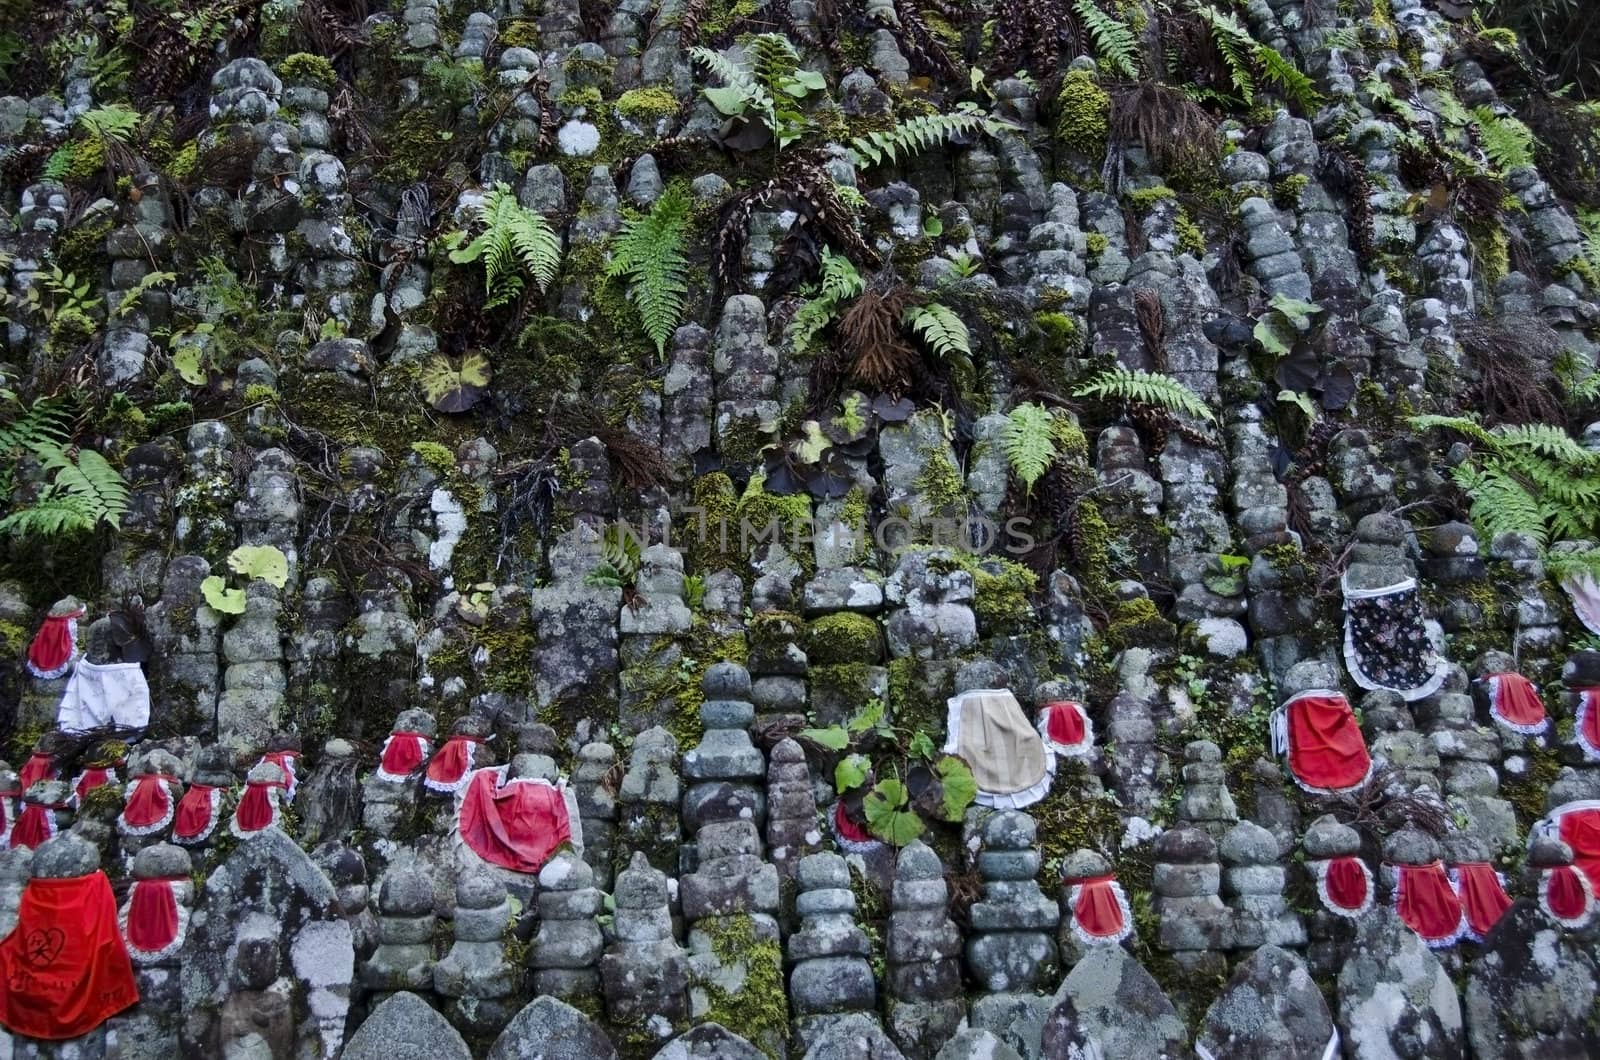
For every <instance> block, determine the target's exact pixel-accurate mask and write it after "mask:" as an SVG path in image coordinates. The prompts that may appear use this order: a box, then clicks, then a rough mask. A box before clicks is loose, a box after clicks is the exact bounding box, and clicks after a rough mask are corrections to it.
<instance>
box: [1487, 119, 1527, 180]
mask: <svg viewBox="0 0 1600 1060" xmlns="http://www.w3.org/2000/svg"><path fill="white" fill-rule="evenodd" d="M1472 117H1473V120H1474V121H1476V122H1477V124H1478V139H1479V141H1480V142H1481V143H1482V144H1483V153H1484V154H1485V155H1487V156H1488V158H1489V161H1490V162H1491V163H1493V164H1494V167H1495V168H1496V169H1498V170H1499V171H1500V172H1502V173H1505V172H1507V171H1509V170H1512V169H1516V168H1517V167H1518V166H1531V165H1533V131H1532V130H1531V129H1529V128H1528V127H1527V126H1526V125H1524V124H1523V123H1522V122H1521V121H1520V120H1518V119H1516V118H1513V117H1502V116H1501V115H1499V114H1496V113H1495V112H1494V111H1493V110H1491V109H1490V108H1488V107H1474V108H1473V110H1472Z"/></svg>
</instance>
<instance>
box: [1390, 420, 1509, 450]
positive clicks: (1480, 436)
mask: <svg viewBox="0 0 1600 1060" xmlns="http://www.w3.org/2000/svg"><path fill="white" fill-rule="evenodd" d="M1406 425H1407V426H1409V427H1410V428H1411V429H1412V430H1414V431H1426V430H1430V429H1432V428H1435V427H1438V428H1441V429H1443V430H1447V431H1455V432H1456V433H1457V434H1464V435H1466V436H1467V437H1468V438H1471V439H1472V440H1473V441H1475V442H1480V443H1482V444H1484V445H1488V446H1495V445H1498V444H1499V442H1498V441H1497V440H1496V439H1495V436H1494V435H1493V434H1491V433H1490V432H1488V431H1486V430H1484V429H1483V425H1482V424H1480V423H1479V422H1478V421H1477V420H1475V419H1472V418H1471V417H1469V416H1409V417H1407V418H1406Z"/></svg>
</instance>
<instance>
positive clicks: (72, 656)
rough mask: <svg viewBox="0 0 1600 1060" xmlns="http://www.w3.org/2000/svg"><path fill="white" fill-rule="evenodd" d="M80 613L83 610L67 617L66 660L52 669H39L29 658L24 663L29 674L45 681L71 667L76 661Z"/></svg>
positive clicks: (63, 674)
mask: <svg viewBox="0 0 1600 1060" xmlns="http://www.w3.org/2000/svg"><path fill="white" fill-rule="evenodd" d="M82 614H83V612H81V611H80V612H78V614H76V615H72V616H71V617H69V618H68V619H67V661H66V662H64V663H62V664H61V665H60V666H57V667H55V668H54V669H51V670H40V669H38V668H36V667H35V666H34V665H33V660H32V659H29V660H27V663H26V665H27V667H28V672H29V673H30V674H32V675H33V676H35V677H40V678H43V679H44V680H46V681H50V680H54V679H55V678H57V677H65V676H66V673H67V671H68V670H70V669H72V664H73V663H75V662H77V661H78V618H79V617H80V616H81V615H82ZM46 621H48V619H47V620H46Z"/></svg>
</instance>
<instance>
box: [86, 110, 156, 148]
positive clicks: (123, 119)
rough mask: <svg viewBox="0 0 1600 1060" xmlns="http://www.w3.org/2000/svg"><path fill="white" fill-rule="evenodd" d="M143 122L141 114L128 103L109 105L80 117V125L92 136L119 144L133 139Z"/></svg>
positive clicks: (88, 111)
mask: <svg viewBox="0 0 1600 1060" xmlns="http://www.w3.org/2000/svg"><path fill="white" fill-rule="evenodd" d="M143 120H144V119H143V117H142V116H141V115H140V114H139V112H138V111H136V110H134V109H133V108H132V107H130V106H128V105H127V104H126V103H108V104H107V105H106V106H104V107H96V108H94V109H93V110H86V111H84V112H83V113H82V114H80V115H78V125H79V126H80V127H81V128H82V129H84V130H85V131H86V132H88V134H89V135H90V136H94V137H97V138H98V139H101V140H106V141H109V142H111V143H118V144H126V143H127V142H128V141H129V140H130V139H132V138H133V134H134V132H136V131H137V130H138V128H139V123H140V122H141V121H143Z"/></svg>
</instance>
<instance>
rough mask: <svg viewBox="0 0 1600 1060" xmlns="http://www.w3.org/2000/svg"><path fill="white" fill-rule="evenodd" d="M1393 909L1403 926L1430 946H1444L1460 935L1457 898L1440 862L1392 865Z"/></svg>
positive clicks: (1460, 915) (1461, 920)
mask: <svg viewBox="0 0 1600 1060" xmlns="http://www.w3.org/2000/svg"><path fill="white" fill-rule="evenodd" d="M1394 870H1395V874H1396V875H1397V877H1398V886H1397V887H1396V890H1395V899H1394V908H1395V912H1396V913H1398V914H1399V915H1400V919H1401V920H1403V921H1405V924H1406V926H1407V927H1409V928H1410V929H1411V930H1412V931H1415V932H1416V933H1417V934H1418V935H1420V936H1422V940H1423V941H1424V942H1426V943H1427V944H1428V945H1430V946H1448V945H1450V944H1451V943H1452V942H1454V941H1456V939H1458V938H1460V937H1461V931H1462V928H1463V926H1464V923H1463V918H1462V909H1461V899H1460V898H1459V897H1458V896H1457V895H1456V891H1455V888H1454V887H1452V886H1450V877H1449V876H1448V875H1447V874H1446V873H1445V871H1444V863H1443V862H1440V861H1435V862H1433V863H1432V864H1429V865H1396V866H1394Z"/></svg>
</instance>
